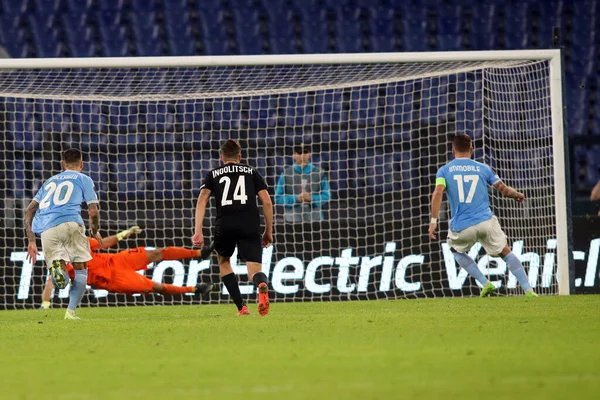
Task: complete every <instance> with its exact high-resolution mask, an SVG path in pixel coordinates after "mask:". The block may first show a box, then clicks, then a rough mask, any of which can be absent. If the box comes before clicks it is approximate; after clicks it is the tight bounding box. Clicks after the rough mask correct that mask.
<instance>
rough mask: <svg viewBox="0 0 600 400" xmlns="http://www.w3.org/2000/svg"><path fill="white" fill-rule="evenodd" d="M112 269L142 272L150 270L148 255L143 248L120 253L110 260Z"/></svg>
mask: <svg viewBox="0 0 600 400" xmlns="http://www.w3.org/2000/svg"><path fill="white" fill-rule="evenodd" d="M110 265H111V268H113V269H116V270H119V271H120V270H123V269H128V270H131V271H140V270H146V269H148V254H147V252H146V249H145V248H143V247H136V248H134V249H129V250H124V251H120V252H118V253H117V254H115V255H113V256H112V257H111V258H110Z"/></svg>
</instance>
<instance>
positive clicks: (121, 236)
mask: <svg viewBox="0 0 600 400" xmlns="http://www.w3.org/2000/svg"><path fill="white" fill-rule="evenodd" d="M141 232H142V229H141V228H140V227H139V226H132V227H131V228H129V229H126V230H124V231H121V232H119V233H117V240H119V241H120V240H123V239H127V238H128V237H129V236H131V235H137V234H138V233H141Z"/></svg>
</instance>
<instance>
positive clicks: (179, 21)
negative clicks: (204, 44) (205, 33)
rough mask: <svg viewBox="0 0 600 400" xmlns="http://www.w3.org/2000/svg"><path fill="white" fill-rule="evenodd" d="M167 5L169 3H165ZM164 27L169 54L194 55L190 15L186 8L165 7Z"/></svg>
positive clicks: (194, 43) (194, 47)
mask: <svg viewBox="0 0 600 400" xmlns="http://www.w3.org/2000/svg"><path fill="white" fill-rule="evenodd" d="M167 3H169V2H167ZM165 26H166V28H167V39H168V43H169V54H170V55H173V56H191V55H195V54H196V40H195V39H194V35H193V29H192V20H191V14H190V12H189V11H188V10H187V7H183V4H182V7H181V8H174V7H165Z"/></svg>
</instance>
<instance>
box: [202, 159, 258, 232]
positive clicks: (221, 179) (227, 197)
mask: <svg viewBox="0 0 600 400" xmlns="http://www.w3.org/2000/svg"><path fill="white" fill-rule="evenodd" d="M201 189H208V190H210V191H211V193H212V195H213V196H214V197H215V200H216V201H217V222H219V220H221V219H227V220H229V221H235V222H236V224H240V225H244V224H251V225H259V224H260V216H259V214H258V208H257V206H256V196H257V195H258V193H259V192H260V191H261V190H266V189H267V185H266V183H265V180H264V179H263V177H262V176H261V175H260V174H259V173H258V171H257V170H256V169H254V168H253V167H250V166H248V165H245V164H237V163H227V164H225V165H222V166H220V167H217V168H215V169H213V170H211V171H209V172H208V174H206V178H205V179H204V184H203V185H202V187H201ZM234 219H235V220H234Z"/></svg>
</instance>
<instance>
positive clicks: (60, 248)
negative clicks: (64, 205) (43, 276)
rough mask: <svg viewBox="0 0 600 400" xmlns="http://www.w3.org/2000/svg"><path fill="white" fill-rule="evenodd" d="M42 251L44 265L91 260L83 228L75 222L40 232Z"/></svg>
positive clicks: (88, 243) (88, 244)
mask: <svg viewBox="0 0 600 400" xmlns="http://www.w3.org/2000/svg"><path fill="white" fill-rule="evenodd" d="M41 237H42V251H43V252H44V258H45V260H46V264H47V265H48V266H50V265H51V264H52V261H55V260H65V261H67V262H69V261H70V262H72V263H73V262H87V261H90V260H91V259H92V256H91V254H90V242H89V241H88V238H87V237H86V236H85V228H84V227H83V226H82V225H79V224H78V223H76V222H64V223H62V224H60V225H57V226H55V227H52V228H50V229H48V230H46V231H44V232H42V235H41Z"/></svg>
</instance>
